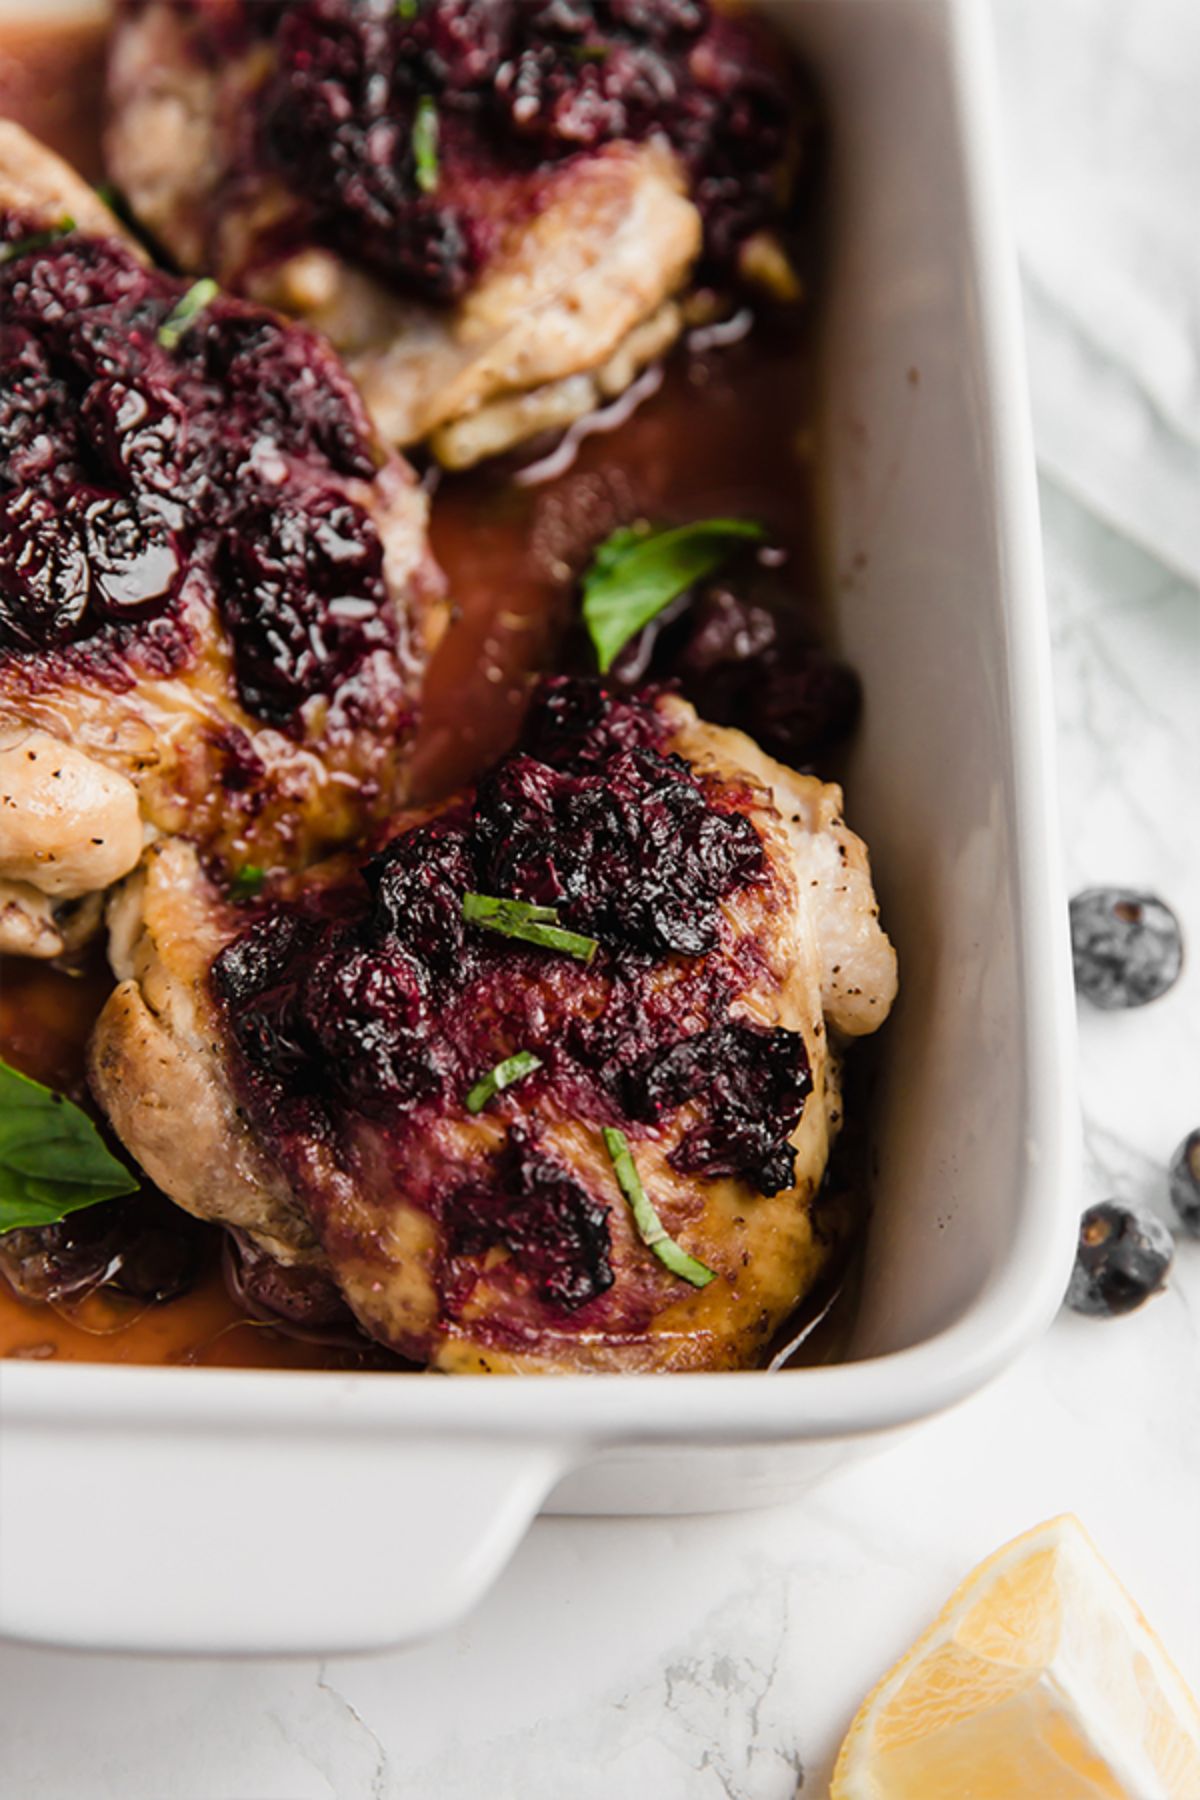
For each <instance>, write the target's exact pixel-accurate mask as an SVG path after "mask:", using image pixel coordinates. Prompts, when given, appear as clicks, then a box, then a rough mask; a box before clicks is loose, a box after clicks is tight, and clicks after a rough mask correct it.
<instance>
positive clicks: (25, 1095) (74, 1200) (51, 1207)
mask: <svg viewBox="0 0 1200 1800" xmlns="http://www.w3.org/2000/svg"><path fill="white" fill-rule="evenodd" d="M137 1187H138V1182H137V1179H136V1177H135V1176H134V1175H133V1174H132V1173H131V1172H130V1171H129V1170H128V1169H127V1168H126V1167H125V1166H124V1164H123V1163H119V1162H118V1161H117V1159H116V1157H115V1156H112V1155H111V1154H110V1153H109V1151H108V1149H107V1148H106V1147H105V1144H104V1140H103V1139H102V1137H101V1136H100V1133H99V1132H98V1131H97V1130H96V1127H95V1125H94V1124H93V1123H92V1121H91V1119H89V1118H88V1116H87V1114H86V1113H85V1112H83V1111H82V1110H81V1109H80V1108H79V1107H78V1106H76V1105H75V1103H74V1101H73V1100H68V1099H66V1098H65V1097H64V1096H63V1095H62V1094H56V1093H55V1092H54V1091H53V1089H51V1088H48V1087H43V1086H42V1084H41V1082H40V1081H32V1080H31V1079H30V1077H29V1076H28V1075H22V1074H20V1073H19V1071H18V1070H16V1069H10V1068H9V1066H8V1064H7V1063H4V1062H0V1232H5V1231H18V1230H20V1229H21V1227H23V1226H37V1225H56V1224H57V1223H58V1221H59V1220H60V1219H65V1218H66V1216H67V1214H68V1213H73V1212H81V1211H82V1210H83V1208H84V1207H85V1206H96V1205H97V1204H98V1203H99V1202H100V1201H101V1200H115V1199H117V1197H118V1196H119V1195H121V1194H132V1193H135V1192H136V1191H137Z"/></svg>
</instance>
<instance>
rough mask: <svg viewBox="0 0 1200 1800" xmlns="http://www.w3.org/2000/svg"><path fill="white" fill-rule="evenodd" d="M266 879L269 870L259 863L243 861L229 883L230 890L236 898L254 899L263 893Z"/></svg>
mask: <svg viewBox="0 0 1200 1800" xmlns="http://www.w3.org/2000/svg"><path fill="white" fill-rule="evenodd" d="M266 879H267V871H266V870H265V869H261V868H260V867H259V866H258V864H257V863H243V864H242V866H241V868H240V869H239V870H238V871H237V873H236V875H235V876H234V877H233V880H232V881H231V882H230V883H229V892H230V894H231V895H232V897H233V898H234V899H235V900H253V898H254V896H255V895H256V894H261V893H262V890H263V883H264V882H265V881H266Z"/></svg>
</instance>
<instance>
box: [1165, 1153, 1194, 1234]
mask: <svg viewBox="0 0 1200 1800" xmlns="http://www.w3.org/2000/svg"><path fill="white" fill-rule="evenodd" d="M1167 1181H1168V1191H1169V1193H1170V1195H1171V1205H1172V1206H1173V1207H1174V1208H1175V1211H1176V1213H1177V1214H1178V1215H1179V1222H1180V1224H1181V1225H1182V1226H1183V1227H1184V1229H1185V1230H1186V1231H1189V1232H1190V1233H1191V1235H1192V1236H1193V1237H1200V1131H1189V1133H1188V1135H1187V1136H1186V1137H1185V1138H1184V1140H1183V1142H1182V1143H1181V1144H1180V1145H1179V1147H1178V1149H1177V1150H1176V1152H1175V1154H1174V1156H1173V1157H1172V1158H1171V1166H1170V1169H1169V1170H1168V1174H1167Z"/></svg>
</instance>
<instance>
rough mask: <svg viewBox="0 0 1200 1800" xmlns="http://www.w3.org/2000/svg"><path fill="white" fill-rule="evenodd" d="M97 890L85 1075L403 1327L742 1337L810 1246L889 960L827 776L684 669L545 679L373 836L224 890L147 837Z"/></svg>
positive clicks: (485, 1365)
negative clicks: (656, 687)
mask: <svg viewBox="0 0 1200 1800" xmlns="http://www.w3.org/2000/svg"><path fill="white" fill-rule="evenodd" d="M469 893H483V894H490V895H494V896H502V897H516V898H517V899H519V900H523V901H525V902H526V903H527V904H528V905H532V906H534V907H535V908H536V907H547V908H553V915H552V916H553V924H552V925H551V927H550V929H551V932H552V938H551V941H550V942H549V943H542V942H533V943H531V942H529V941H527V939H526V938H525V937H523V936H518V937H516V938H514V937H512V936H509V935H502V934H498V933H496V932H494V931H491V930H489V929H487V928H486V927H484V926H481V925H480V924H478V923H475V922H472V920H471V919H469V918H467V917H465V916H464V900H463V896H464V895H465V894H469ZM548 916H550V915H549V914H542V915H541V917H542V919H543V920H545V918H546V917H548ZM536 917H537V915H535V922H536ZM111 925H112V956H113V961H114V967H115V969H116V972H117V974H118V976H119V977H120V985H119V986H118V988H117V989H116V991H115V993H114V994H113V996H112V998H111V999H110V1001H109V1003H108V1005H107V1006H106V1008H105V1010H104V1013H103V1014H102V1016H101V1019H100V1022H99V1026H98V1028H97V1032H96V1035H95V1039H94V1042H93V1045H92V1053H91V1077H92V1083H93V1087H94V1090H95V1092H96V1094H97V1097H98V1098H99V1100H100V1101H101V1103H102V1104H103V1105H104V1107H105V1108H106V1110H107V1112H108V1114H109V1117H110V1119H111V1121H112V1123H113V1125H114V1127H115V1129H116V1130H117V1132H118V1134H119V1135H120V1137H121V1138H122V1139H123V1140H124V1142H125V1144H126V1146H127V1147H128V1148H129V1150H130V1151H131V1152H132V1153H133V1154H134V1155H135V1156H136V1157H137V1158H138V1160H139V1162H140V1163H141V1164H142V1165H143V1167H144V1168H145V1169H146V1170H147V1171H148V1173H149V1174H150V1175H151V1176H152V1178H153V1179H154V1180H155V1181H156V1182H157V1183H158V1184H159V1185H160V1186H161V1187H162V1188H163V1189H164V1190H165V1191H166V1192H167V1193H168V1194H170V1195H171V1196H172V1197H173V1198H174V1199H175V1200H177V1201H178V1202H179V1204H181V1205H182V1206H184V1207H185V1208H187V1209H188V1210H189V1211H192V1212H194V1213H197V1214H198V1215H199V1216H201V1217H205V1218H210V1219H215V1220H217V1221H219V1222H221V1223H224V1224H227V1225H231V1226H234V1227H236V1228H237V1229H238V1230H239V1231H240V1232H242V1233H244V1234H246V1235H248V1237H249V1238H250V1240H251V1241H252V1242H253V1243H254V1244H256V1245H257V1246H259V1247H260V1248H261V1249H262V1250H265V1251H266V1252H268V1253H269V1254H270V1255H271V1256H274V1257H276V1258H277V1259H279V1260H280V1261H281V1262H283V1263H285V1264H293V1265H295V1264H302V1265H306V1266H311V1267H313V1268H323V1269H325V1270H326V1271H327V1272H328V1273H330V1274H331V1275H332V1277H333V1279H334V1280H335V1281H336V1283H337V1285H338V1287H339V1288H340V1290H341V1292H342V1294H343V1296H344V1298H345V1300H346V1301H347V1302H348V1304H349V1306H350V1308H351V1309H352V1311H353V1313H354V1314H355V1316H356V1317H357V1319H358V1321H359V1323H360V1324H361V1326H362V1327H363V1328H364V1329H365V1330H366V1331H367V1332H369V1333H370V1334H371V1335H373V1336H375V1337H377V1338H378V1339H380V1340H381V1341H382V1342H383V1343H385V1344H387V1345H389V1346H391V1347H392V1348H393V1349H395V1350H397V1351H398V1352H400V1353H401V1354H402V1355H404V1356H407V1357H410V1358H412V1359H413V1360H415V1361H419V1362H423V1363H428V1364H429V1365H431V1366H432V1367H435V1368H438V1369H442V1370H447V1371H475V1370H478V1371H513V1370H518V1371H519V1370H529V1371H534V1370H566V1369H579V1370H604V1369H612V1370H619V1369H630V1370H637V1369H701V1368H729V1367H738V1366H753V1365H754V1364H755V1363H757V1362H759V1361H760V1360H761V1359H762V1356H763V1354H764V1351H765V1349H766V1347H767V1346H768V1344H769V1342H770V1339H771V1338H772V1336H773V1335H774V1333H775V1332H776V1331H777V1330H778V1328H779V1327H780V1325H781V1324H782V1323H783V1322H784V1321H785V1320H786V1318H787V1317H788V1315H789V1314H790V1313H791V1312H792V1311H793V1309H794V1308H795V1306H796V1305H797V1303H798V1302H799V1301H800V1300H801V1299H802V1298H803V1296H804V1295H805V1294H806V1293H808V1292H809V1291H810V1290H811V1289H812V1288H813V1286H814V1284H815V1283H816V1282H817V1281H818V1280H819V1278H820V1276H821V1274H822V1272H823V1270H825V1269H826V1267H827V1266H828V1263H829V1260H830V1255H831V1250H832V1241H831V1239H830V1238H829V1237H827V1236H826V1235H825V1233H824V1231H823V1229H822V1226H821V1223H820V1219H819V1215H818V1211H817V1209H816V1206H815V1202H816V1200H817V1196H818V1192H819V1189H820V1186H821V1182H822V1178H823V1175H824V1171H825V1167H826V1162H827V1158H828V1153H829V1148H830V1143H831V1140H832V1138H833V1136H834V1135H835V1134H836V1130H837V1122H838V1119H839V1118H840V1103H839V1099H838V1077H839V1060H840V1046H841V1045H842V1044H843V1043H844V1041H845V1040H846V1038H848V1037H850V1036H854V1035H859V1034H861V1033H863V1032H866V1031H871V1030H873V1029H874V1028H875V1027H876V1026H877V1025H878V1024H880V1023H881V1022H882V1019H883V1017H884V1016H885V1015H886V1013H887V1011H888V1008H889V1006H890V1004H891V1001H892V998H893V995H894V992H895V959H894V956H893V954H892V951H891V947H890V945H889V944H888V941H887V939H886V937H885V936H884V935H883V933H882V931H881V930H880V928H879V924H878V918H877V908H876V906H875V903H874V898H873V894H872V890H871V883H870V875H869V870H868V868H867V863H866V857H865V853H864V851H863V847H862V845H861V843H860V842H859V840H858V839H857V838H855V837H854V836H853V834H852V833H851V832H849V831H848V830H847V829H846V827H845V826H844V825H843V824H842V822H841V818H840V795H839V793H838V790H837V789H836V788H833V787H829V786H827V785H825V784H822V783H821V782H819V781H817V780H815V779H814V778H811V777H801V776H796V775H793V774H792V773H791V772H790V771H788V770H786V769H783V768H782V767H781V766H780V765H778V764H775V763H772V762H771V761H770V760H769V759H768V758H766V757H764V756H763V755H762V753H761V752H759V751H758V750H757V749H756V747H755V746H754V745H753V744H752V743H751V742H750V741H749V740H748V739H747V738H744V737H743V736H741V734H739V733H737V732H732V731H728V730H723V729H718V728H715V727H710V726H706V725H704V724H702V723H701V722H700V721H698V720H697V719H696V717H695V714H694V713H693V712H692V710H691V708H690V707H688V706H686V705H685V704H684V703H683V702H681V701H679V700H677V699H672V698H661V699H658V700H656V701H655V700H644V701H637V700H634V701H619V700H615V699H612V698H611V697H607V696H605V695H604V693H603V691H602V690H601V689H600V688H599V686H598V684H595V683H571V682H565V681H561V680H560V681H554V682H550V683H547V684H545V685H544V686H543V688H542V690H541V691H540V693H539V696H538V698H537V699H536V700H535V704H534V709H533V712H532V715H531V721H530V723H529V725H528V726H527V729H526V732H525V735H524V737H523V739H522V741H521V743H520V745H519V746H518V748H517V750H516V751H514V752H513V753H512V754H511V755H510V756H509V757H506V758H505V759H503V761H502V762H501V763H500V764H498V765H497V766H496V767H495V768H494V769H493V770H491V771H489V772H488V774H486V775H485V776H484V777H483V778H481V781H480V783H479V784H478V786H477V788H475V789H473V790H470V791H468V792H467V793H465V794H463V795H460V796H456V797H455V798H454V799H452V800H451V801H449V802H447V803H446V805H445V806H443V807H441V808H438V809H436V810H432V811H430V812H427V813H425V814H423V815H420V816H416V817H412V818H408V819H404V818H401V819H399V820H397V821H395V822H394V823H393V825H392V826H390V827H389V828H388V830H387V832H386V833H385V834H384V835H383V838H382V839H381V842H380V847H379V849H378V850H377V852H376V853H375V855H374V856H373V857H371V858H369V859H367V860H365V861H360V862H357V863H356V862H354V861H352V860H351V859H349V858H346V857H343V858H340V859H337V860H335V861H334V862H333V863H331V864H329V865H326V866H325V867H324V868H322V869H318V870H315V871H313V872H312V873H311V874H310V875H309V876H308V877H306V878H303V879H302V880H301V881H300V882H298V883H297V884H295V886H294V889H293V892H292V897H291V898H290V899H288V900H282V901H275V902H272V903H269V904H264V905H261V906H259V907H258V908H256V909H255V910H254V912H253V913H252V914H251V915H250V917H249V922H247V914H246V912H245V911H244V909H243V910H241V911H240V912H239V910H238V909H235V908H233V907H231V906H229V905H228V903H227V902H225V901H223V900H222V898H221V897H220V896H219V895H218V894H217V893H215V892H214V890H213V889H212V888H211V886H210V885H209V884H208V883H207V882H206V881H205V879H204V877H203V875H202V873H201V871H200V869H199V866H198V864H197V861H196V858H195V855H194V853H193V852H192V851H191V849H190V848H189V847H188V846H185V845H182V844H179V843H170V842H167V843H163V844H161V845H157V846H155V847H154V848H153V849H152V850H151V852H150V854H149V856H148V858H147V860H146V864H145V867H144V869H143V870H142V871H141V872H140V873H139V874H137V875H136V876H135V877H133V879H132V880H131V881H130V882H129V883H127V884H126V886H125V888H124V889H123V891H121V892H120V893H119V894H118V896H117V897H116V898H115V899H114V901H113V902H112V905H111ZM561 929H566V930H568V931H569V932H570V933H572V934H574V936H573V938H572V939H571V940H570V941H569V942H568V944H567V945H566V947H563V945H562V944H561V943H560V942H559V941H558V940H557V939H555V938H554V937H553V933H554V932H556V931H558V930H561ZM537 935H538V934H537V931H536V930H535V931H534V937H535V938H536V937H537ZM593 940H594V942H595V944H596V946H597V947H596V948H595V950H594V953H593V954H592V956H591V960H584V957H585V954H586V947H587V945H588V943H589V941H593ZM520 1052H524V1053H526V1054H527V1056H532V1057H533V1058H535V1059H536V1066H534V1067H527V1068H526V1069H525V1071H524V1073H523V1075H522V1077H521V1079H519V1080H517V1081H515V1082H514V1084H513V1085H511V1086H508V1087H506V1088H504V1089H503V1090H501V1091H498V1092H494V1093H492V1094H490V1095H488V1094H486V1093H485V1095H484V1096H483V1097H482V1099H481V1097H480V1095H479V1094H475V1096H474V1100H473V1102H472V1104H471V1105H468V1104H467V1096H468V1094H469V1093H471V1090H472V1089H473V1088H474V1087H475V1086H476V1085H477V1083H478V1082H479V1080H480V1078H481V1077H485V1076H486V1075H487V1074H488V1072H489V1071H491V1070H494V1069H495V1068H496V1067H497V1066H498V1065H500V1064H502V1063H504V1062H506V1061H507V1060H508V1059H510V1058H512V1057H513V1056H514V1055H515V1054H517V1053H520ZM606 1129H607V1131H608V1132H609V1133H610V1134H611V1133H621V1134H624V1140H625V1141H626V1142H627V1144H628V1146H629V1149H630V1151H631V1153H632V1158H633V1163H634V1165H635V1167H636V1171H637V1173H638V1175H639V1176H640V1179H641V1182H642V1183H643V1185H644V1189H645V1192H646V1194H647V1195H648V1197H649V1200H650V1202H651V1204H652V1205H653V1206H654V1208H656V1210H657V1214H658V1217H659V1220H660V1222H661V1227H662V1229H663V1230H664V1231H665V1232H666V1233H667V1234H668V1236H669V1238H670V1239H671V1241H672V1243H673V1244H675V1245H677V1246H678V1247H679V1249H680V1250H682V1251H683V1252H684V1253H685V1254H686V1256H687V1257H690V1258H691V1259H693V1261H692V1262H691V1263H690V1265H685V1267H690V1269H691V1275H690V1276H688V1275H686V1274H681V1273H679V1272H678V1263H677V1262H676V1263H675V1265H674V1266H670V1258H671V1256H672V1255H673V1254H674V1253H673V1252H671V1251H669V1250H668V1252H667V1260H664V1259H663V1258H662V1256H661V1255H660V1254H658V1253H656V1252H655V1250H654V1249H653V1248H652V1247H651V1246H650V1244H649V1243H648V1242H647V1241H646V1232H645V1231H644V1229H641V1228H639V1224H638V1223H637V1221H636V1220H635V1216H634V1212H633V1210H632V1207H631V1205H630V1203H629V1196H628V1193H627V1192H623V1190H622V1186H621V1183H620V1181H619V1179H618V1176H619V1170H618V1168H617V1164H616V1162H615V1161H614V1156H615V1154H616V1149H617V1147H619V1144H620V1142H621V1140H620V1139H619V1138H613V1137H611V1136H610V1137H609V1138H608V1139H606V1137H605V1135H604V1133H605V1130H606ZM626 1173H627V1171H626ZM650 1235H651V1236H653V1233H651V1234H650ZM661 1249H662V1246H661V1245H660V1251H661ZM706 1271H708V1272H711V1278H708V1275H707V1274H706Z"/></svg>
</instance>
